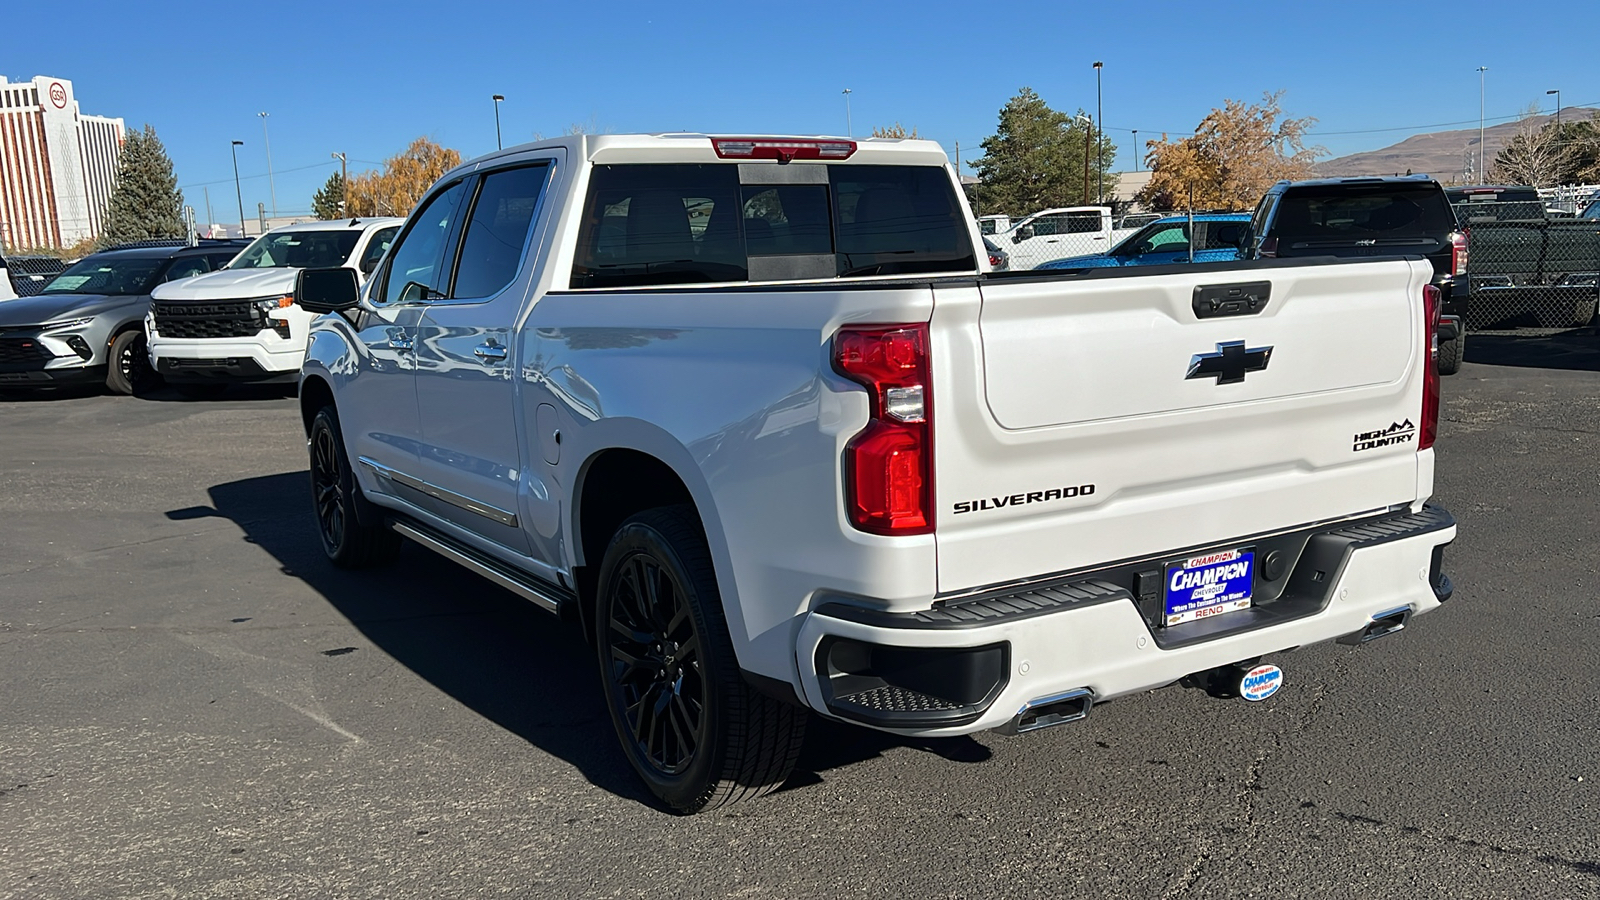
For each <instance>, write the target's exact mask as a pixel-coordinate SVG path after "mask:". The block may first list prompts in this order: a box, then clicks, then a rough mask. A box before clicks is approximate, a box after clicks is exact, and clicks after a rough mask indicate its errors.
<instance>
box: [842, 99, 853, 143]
mask: <svg viewBox="0 0 1600 900" xmlns="http://www.w3.org/2000/svg"><path fill="white" fill-rule="evenodd" d="M852 93H854V91H851V90H850V89H849V88H845V89H844V136H845V137H849V136H850V133H851V132H852V131H854V129H853V128H852V127H851V122H850V95H851V94H852Z"/></svg>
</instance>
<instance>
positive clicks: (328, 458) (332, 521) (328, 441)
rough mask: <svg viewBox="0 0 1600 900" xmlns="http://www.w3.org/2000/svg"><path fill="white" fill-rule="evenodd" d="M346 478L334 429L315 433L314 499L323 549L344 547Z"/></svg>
mask: <svg viewBox="0 0 1600 900" xmlns="http://www.w3.org/2000/svg"><path fill="white" fill-rule="evenodd" d="M343 475H344V473H343V472H342V471H341V470H340V466H339V448H338V446H337V445H336V444H335V443H334V433H333V429H331V428H318V429H315V430H314V431H312V433H311V496H312V501H313V502H314V503H315V504H316V511H317V525H318V526H319V527H320V528H321V529H322V546H323V547H324V548H328V547H338V546H339V545H340V544H342V543H344V507H345V502H344V485H343V484H342V483H341V481H342V479H343Z"/></svg>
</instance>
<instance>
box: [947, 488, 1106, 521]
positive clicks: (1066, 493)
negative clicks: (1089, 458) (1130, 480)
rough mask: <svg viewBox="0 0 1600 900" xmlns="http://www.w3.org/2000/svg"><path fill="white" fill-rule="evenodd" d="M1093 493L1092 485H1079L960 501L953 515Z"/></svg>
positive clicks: (1068, 498)
mask: <svg viewBox="0 0 1600 900" xmlns="http://www.w3.org/2000/svg"><path fill="white" fill-rule="evenodd" d="M1093 493H1094V485H1092V484H1079V485H1074V486H1072V487H1064V488H1051V489H1050V490H1048V491H1029V492H1028V493H1026V494H1012V495H1010V496H1007V497H989V498H987V499H980V500H961V501H958V502H957V503H956V505H955V509H954V513H955V514H956V515H958V516H959V515H961V514H962V513H970V512H982V511H984V510H988V509H1000V508H1001V507H1004V506H1023V505H1025V504H1028V503H1044V502H1047V501H1050V500H1070V499H1072V498H1073V497H1087V496H1089V495H1090V494H1093Z"/></svg>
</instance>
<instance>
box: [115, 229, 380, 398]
mask: <svg viewBox="0 0 1600 900" xmlns="http://www.w3.org/2000/svg"><path fill="white" fill-rule="evenodd" d="M402 221H403V220H402V219H397V218H373V219H339V220H336V221H331V222H308V223H305V224H302V225H288V226H285V227H283V228H278V229H274V230H272V231H269V232H267V233H266V234H264V235H262V236H261V237H259V238H257V239H256V241H255V243H253V244H251V245H250V246H249V247H247V248H245V250H244V252H242V253H240V254H239V256H238V257H237V258H236V259H234V261H233V262H232V263H230V264H229V265H228V267H227V268H225V269H223V270H221V271H218V272H213V273H211V274H209V275H202V276H200V277H198V278H191V279H188V280H185V281H182V282H169V283H167V284H163V285H161V286H160V287H158V288H156V290H155V292H154V293H153V294H152V295H151V304H150V315H149V318H148V319H147V320H146V322H145V325H146V331H147V332H148V334H149V335H150V365H151V367H152V368H153V369H155V370H156V371H157V372H159V373H161V374H162V375H163V376H165V378H166V379H167V380H168V381H170V382H172V383H173V384H175V385H176V386H177V387H178V388H179V390H182V391H185V392H186V393H206V392H208V391H217V390H221V389H222V388H223V387H224V386H225V385H227V384H228V383H230V382H243V381H252V382H272V381H282V382H286V383H292V382H294V381H295V380H296V379H297V378H298V377H299V374H300V363H301V361H302V360H304V359H305V353H306V335H307V333H308V331H309V328H310V325H311V319H312V315H311V314H310V313H308V312H306V311H304V310H302V309H301V308H300V307H298V306H296V305H295V304H294V296H293V295H294V282H295V276H296V275H298V274H299V272H300V270H301V269H304V268H317V267H328V266H343V267H345V268H349V269H355V270H356V272H357V277H358V278H365V277H366V275H367V274H368V273H370V272H371V271H372V270H373V269H375V268H376V267H377V265H378V261H379V260H380V259H382V258H383V254H384V251H385V250H387V249H388V248H389V243H390V242H391V241H393V240H394V236H395V233H396V232H398V231H399V230H400V224H401V222H402Z"/></svg>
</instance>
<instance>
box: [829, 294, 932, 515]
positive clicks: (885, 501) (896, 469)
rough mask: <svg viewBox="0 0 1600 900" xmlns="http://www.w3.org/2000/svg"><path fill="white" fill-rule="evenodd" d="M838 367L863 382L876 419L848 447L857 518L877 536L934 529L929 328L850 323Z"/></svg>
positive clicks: (849, 497) (838, 340) (836, 349)
mask: <svg viewBox="0 0 1600 900" xmlns="http://www.w3.org/2000/svg"><path fill="white" fill-rule="evenodd" d="M833 366H834V368H835V369H837V370H838V371H839V374H841V375H843V376H844V377H846V378H848V379H850V380H851V381H855V382H857V383H859V384H862V385H864V386H865V387H866V388H867V395H868V397H869V399H870V400H871V403H872V419H871V421H869V422H868V423H867V427H866V428H864V429H862V430H861V433H860V434H857V435H856V436H855V437H853V438H851V439H850V443H849V444H847V445H846V446H845V451H844V493H845V497H844V502H845V511H846V512H847V513H848V514H849V516H850V522H851V524H853V525H855V527H857V528H859V529H861V530H862V531H869V532H872V533H873V534H928V533H930V532H932V531H933V397H932V391H931V389H930V381H929V377H928V326H927V324H926V323H924V324H921V325H871V326H856V325H851V326H847V327H845V328H841V329H840V330H839V333H838V335H837V336H835V337H834V339H833Z"/></svg>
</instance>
